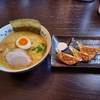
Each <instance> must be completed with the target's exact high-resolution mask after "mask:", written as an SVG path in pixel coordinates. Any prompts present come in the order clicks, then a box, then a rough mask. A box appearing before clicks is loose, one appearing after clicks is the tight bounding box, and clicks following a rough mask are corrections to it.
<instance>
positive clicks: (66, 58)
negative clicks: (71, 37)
mask: <svg viewBox="0 0 100 100" xmlns="http://www.w3.org/2000/svg"><path fill="white" fill-rule="evenodd" d="M58 58H59V60H60V61H61V62H63V63H65V64H68V65H73V64H76V63H78V62H79V61H80V59H79V58H76V57H74V56H72V55H70V54H66V53H63V52H61V51H60V50H58Z"/></svg>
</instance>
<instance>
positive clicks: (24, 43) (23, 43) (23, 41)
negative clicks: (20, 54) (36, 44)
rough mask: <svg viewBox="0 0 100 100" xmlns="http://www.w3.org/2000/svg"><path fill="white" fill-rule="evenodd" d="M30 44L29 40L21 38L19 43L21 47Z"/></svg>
mask: <svg viewBox="0 0 100 100" xmlns="http://www.w3.org/2000/svg"><path fill="white" fill-rule="evenodd" d="M27 43H28V40H27V39H26V38H21V39H20V40H19V41H18V44H19V45H22V46H24V45H26V44H27Z"/></svg>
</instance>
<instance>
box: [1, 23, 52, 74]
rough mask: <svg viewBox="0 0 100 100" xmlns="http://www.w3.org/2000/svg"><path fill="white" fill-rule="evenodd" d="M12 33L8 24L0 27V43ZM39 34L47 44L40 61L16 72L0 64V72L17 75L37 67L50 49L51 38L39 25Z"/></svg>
mask: <svg viewBox="0 0 100 100" xmlns="http://www.w3.org/2000/svg"><path fill="white" fill-rule="evenodd" d="M12 32H13V28H12V26H11V25H10V24H7V25H5V26H4V27H2V28H1V29H0V42H1V41H2V40H3V39H4V38H5V37H6V36H7V35H9V34H11V33H12ZM40 34H41V35H42V36H43V37H44V38H45V40H46V43H47V48H46V52H45V54H44V56H43V57H42V59H41V60H39V61H38V62H37V63H35V64H33V65H30V66H29V67H27V68H22V69H17V70H13V69H9V68H6V67H5V66H3V65H1V63H0V70H1V71H4V72H10V73H18V72H26V71H29V70H31V69H33V68H35V67H36V66H37V65H39V64H40V63H41V62H42V61H43V60H44V59H45V58H46V57H47V55H48V53H49V51H50V48H51V36H50V33H49V32H48V30H47V29H46V28H45V27H44V26H42V25H41V32H40Z"/></svg>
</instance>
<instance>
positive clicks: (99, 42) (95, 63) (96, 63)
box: [51, 35, 100, 68]
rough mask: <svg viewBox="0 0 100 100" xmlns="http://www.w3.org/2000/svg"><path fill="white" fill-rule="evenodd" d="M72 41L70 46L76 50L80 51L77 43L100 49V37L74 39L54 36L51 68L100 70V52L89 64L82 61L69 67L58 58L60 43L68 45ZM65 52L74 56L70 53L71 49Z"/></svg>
mask: <svg viewBox="0 0 100 100" xmlns="http://www.w3.org/2000/svg"><path fill="white" fill-rule="evenodd" d="M72 38H74V39H72ZM70 39H72V41H71V42H70V46H73V47H74V48H76V49H79V48H78V45H77V43H76V41H78V42H79V43H81V44H84V45H87V46H92V47H96V48H100V37H77V36H75V37H72V36H54V35H53V36H52V50H51V66H52V67H79V68H81V67H85V68H100V52H99V53H98V54H97V55H96V56H95V57H94V58H93V59H92V60H91V61H89V62H82V61H80V62H78V63H77V64H75V65H67V64H64V63H62V62H61V61H60V60H59V58H58V55H57V52H56V48H57V45H58V43H59V42H65V43H68V42H69V41H70ZM64 52H65V53H68V54H71V55H72V52H71V51H70V49H69V48H68V49H67V50H65V51H64Z"/></svg>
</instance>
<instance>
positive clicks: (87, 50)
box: [77, 41, 100, 60]
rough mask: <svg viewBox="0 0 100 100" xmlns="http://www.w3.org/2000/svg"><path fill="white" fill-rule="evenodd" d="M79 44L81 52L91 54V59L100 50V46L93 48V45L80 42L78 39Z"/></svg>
mask: <svg viewBox="0 0 100 100" xmlns="http://www.w3.org/2000/svg"><path fill="white" fill-rule="evenodd" d="M77 44H78V46H79V49H80V51H81V52H83V53H86V54H88V55H89V59H90V60H91V59H93V58H94V57H95V56H96V54H97V53H98V52H99V51H100V48H93V47H91V46H86V45H83V44H81V43H79V42H78V41H77Z"/></svg>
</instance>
